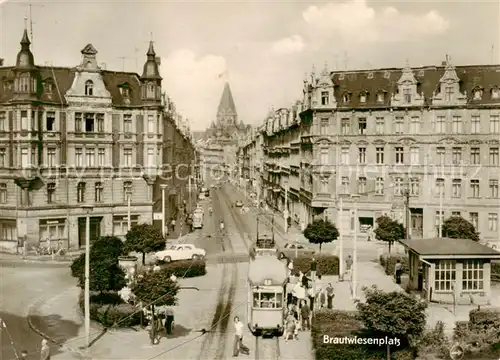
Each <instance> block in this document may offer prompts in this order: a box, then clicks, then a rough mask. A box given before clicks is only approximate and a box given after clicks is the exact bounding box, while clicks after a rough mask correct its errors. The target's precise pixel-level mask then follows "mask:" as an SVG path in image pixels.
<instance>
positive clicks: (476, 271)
mask: <svg viewBox="0 0 500 360" xmlns="http://www.w3.org/2000/svg"><path fill="white" fill-rule="evenodd" d="M462 266H463V271H462V290H463V291H474V290H479V291H482V290H483V262H482V261H478V260H465V261H464V262H463V265H462Z"/></svg>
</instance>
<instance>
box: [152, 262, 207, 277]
mask: <svg viewBox="0 0 500 360" xmlns="http://www.w3.org/2000/svg"><path fill="white" fill-rule="evenodd" d="M157 264H158V265H160V266H161V267H162V268H163V269H166V270H167V271H169V272H170V273H171V274H172V275H175V276H176V277H178V278H192V277H197V276H203V275H205V274H206V273H207V269H206V263H205V261H204V260H180V261H173V262H169V263H165V262H163V261H158V262H157Z"/></svg>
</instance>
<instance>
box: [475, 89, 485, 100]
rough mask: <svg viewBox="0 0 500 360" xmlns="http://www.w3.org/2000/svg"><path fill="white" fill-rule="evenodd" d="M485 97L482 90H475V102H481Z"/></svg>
mask: <svg viewBox="0 0 500 360" xmlns="http://www.w3.org/2000/svg"><path fill="white" fill-rule="evenodd" d="M482 97H483V92H482V90H480V89H475V90H474V100H481V98H482Z"/></svg>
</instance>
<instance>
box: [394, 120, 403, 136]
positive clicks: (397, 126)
mask: <svg viewBox="0 0 500 360" xmlns="http://www.w3.org/2000/svg"><path fill="white" fill-rule="evenodd" d="M403 124H404V120H403V118H402V117H397V118H396V120H395V121H394V133H395V134H402V133H403V131H404V130H403Z"/></svg>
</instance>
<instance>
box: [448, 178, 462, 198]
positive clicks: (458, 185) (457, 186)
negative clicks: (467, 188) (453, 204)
mask: <svg viewBox="0 0 500 360" xmlns="http://www.w3.org/2000/svg"><path fill="white" fill-rule="evenodd" d="M451 183H452V186H451V196H452V197H454V198H460V197H462V180H460V179H453V180H452V182H451Z"/></svg>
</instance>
